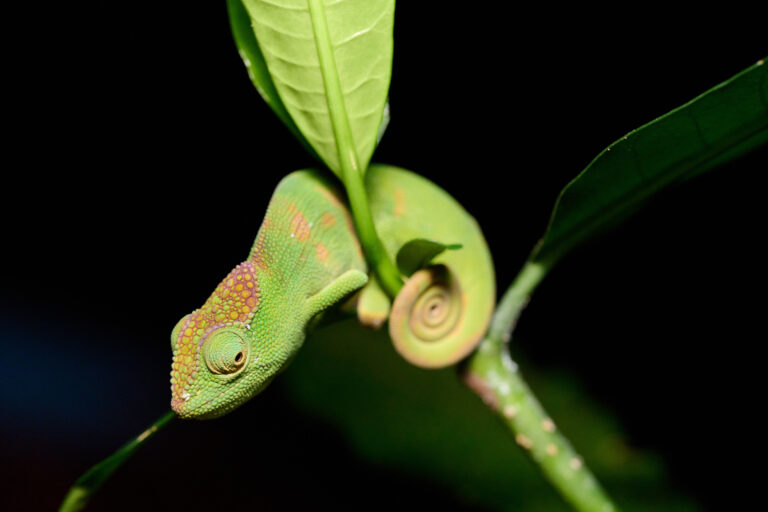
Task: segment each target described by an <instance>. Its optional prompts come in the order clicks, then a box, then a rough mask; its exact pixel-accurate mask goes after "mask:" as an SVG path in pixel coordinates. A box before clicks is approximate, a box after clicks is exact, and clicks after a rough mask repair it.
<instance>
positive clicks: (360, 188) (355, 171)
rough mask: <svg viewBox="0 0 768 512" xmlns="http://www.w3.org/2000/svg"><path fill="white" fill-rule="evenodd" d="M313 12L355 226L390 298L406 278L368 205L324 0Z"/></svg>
mask: <svg viewBox="0 0 768 512" xmlns="http://www.w3.org/2000/svg"><path fill="white" fill-rule="evenodd" d="M309 12H310V16H311V18H312V27H313V30H314V36H315V45H316V46H317V56H318V60H319V61H320V72H321V73H322V75H323V84H324V85H325V96H326V101H327V104H328V112H329V114H330V117H331V126H332V127H333V136H334V139H335V140H336V147H337V148H338V154H339V165H340V166H341V178H342V181H343V182H344V187H345V188H346V190H347V196H348V197H349V206H350V209H351V210H352V218H353V219H354V222H355V229H356V230H357V234H358V237H359V238H360V244H361V245H362V246H363V252H364V253H365V257H366V259H367V260H368V263H369V264H370V265H371V267H373V270H374V272H376V275H377V276H379V281H380V283H381V285H382V288H384V291H386V292H387V294H389V295H390V297H394V296H395V295H397V293H398V292H399V291H400V288H402V287H403V281H402V279H401V278H400V272H398V270H397V267H396V266H395V264H394V262H393V261H392V260H391V259H390V258H389V256H388V255H387V252H386V251H385V249H384V245H383V244H382V243H381V240H380V239H379V236H378V234H377V233H376V226H375V225H374V223H373V216H372V215H371V209H370V208H369V206H368V196H367V194H366V192H365V184H364V183H363V174H364V171H365V169H360V165H359V163H358V157H357V151H356V150H355V143H354V137H353V136H352V129H351V127H350V125H349V117H348V116H347V108H346V104H345V102H344V91H343V90H342V88H341V82H340V81H339V74H338V69H337V67H336V58H335V57H334V53H333V45H332V44H331V37H330V34H329V33H328V22H327V20H326V17H325V6H324V4H323V2H322V0H309Z"/></svg>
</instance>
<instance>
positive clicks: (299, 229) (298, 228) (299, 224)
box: [290, 211, 310, 242]
mask: <svg viewBox="0 0 768 512" xmlns="http://www.w3.org/2000/svg"><path fill="white" fill-rule="evenodd" d="M290 229H291V234H292V235H293V236H295V237H296V238H297V239H298V240H299V241H300V242H304V241H305V240H306V239H307V238H309V233H310V228H309V222H307V218H306V217H305V216H304V215H303V214H302V213H301V212H299V211H297V212H296V213H295V214H294V216H293V218H292V219H291V227H290Z"/></svg>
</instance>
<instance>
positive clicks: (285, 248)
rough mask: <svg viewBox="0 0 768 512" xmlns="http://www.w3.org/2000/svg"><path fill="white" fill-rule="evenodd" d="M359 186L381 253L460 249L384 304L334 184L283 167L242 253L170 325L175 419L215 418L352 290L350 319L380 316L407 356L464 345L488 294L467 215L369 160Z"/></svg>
mask: <svg viewBox="0 0 768 512" xmlns="http://www.w3.org/2000/svg"><path fill="white" fill-rule="evenodd" d="M366 187H367V190H368V193H369V200H370V204H371V211H372V213H373V216H374V221H375V223H376V228H377V231H378V233H379V236H380V237H381V239H382V242H383V243H384V245H385V248H386V250H387V251H388V252H389V253H390V256H391V257H392V258H393V259H394V258H395V257H396V256H397V253H398V251H399V250H400V248H401V247H402V246H403V245H404V244H405V243H406V242H408V241H409V240H412V239H415V238H432V239H435V240H446V241H448V242H449V243H454V242H455V243H459V244H461V245H462V248H461V249H460V250H455V251H445V252H443V253H440V254H439V255H438V256H436V257H435V258H434V259H433V260H432V261H430V267H429V268H427V269H424V270H419V271H417V272H416V273H414V274H413V275H412V276H411V277H410V279H408V280H407V282H406V285H405V287H404V288H403V291H401V292H400V294H398V296H397V297H396V298H395V300H394V303H393V305H392V306H391V307H390V304H389V300H388V298H387V297H386V295H384V293H383V292H382V291H381V289H380V288H379V286H378V285H377V282H376V279H375V278H370V279H369V276H368V273H367V272H368V270H367V266H366V263H365V258H364V256H363V254H362V251H361V248H360V244H359V242H358V240H357V237H356V235H355V230H354V225H353V222H352V219H351V217H350V214H349V211H348V209H347V207H346V206H345V202H344V201H345V200H344V196H343V194H342V193H341V192H340V191H339V189H338V188H337V187H336V185H335V183H334V182H332V181H331V180H330V179H328V178H326V177H325V176H323V175H322V174H321V173H320V172H319V171H312V170H305V171H297V172H294V173H292V174H290V175H288V176H287V177H285V178H284V179H283V180H282V181H281V182H280V184H279V185H278V186H277V188H276V190H275V192H274V194H273V196H272V199H271V201H270V203H269V206H268V207H267V212H266V214H265V217H264V220H263V222H262V225H261V228H260V229H259V232H258V234H257V236H256V241H255V242H254V244H253V247H252V249H251V251H250V255H249V256H248V259H247V260H246V261H244V262H243V263H241V264H240V265H238V266H237V267H235V269H234V270H232V271H231V272H230V273H229V275H227V277H226V278H225V279H224V280H223V281H222V282H221V283H220V284H219V285H218V286H217V287H216V289H215V291H214V292H213V294H212V295H211V296H210V297H209V298H208V300H207V301H206V302H205V304H204V305H203V306H202V307H201V308H200V309H198V310H196V311H194V312H192V313H190V314H189V315H186V316H185V317H184V318H182V319H181V320H180V321H179V322H178V323H177V325H176V327H175V328H174V329H173V333H172V334H171V347H172V349H173V364H172V370H171V406H172V408H173V410H174V411H175V412H176V413H177V414H178V415H179V416H180V417H183V418H200V419H205V418H215V417H218V416H221V415H223V414H226V413H228V412H230V411H232V410H233V409H235V408H237V407H239V406H240V405H242V404H243V403H245V402H246V401H248V400H249V399H250V398H252V397H253V396H254V395H256V394H257V393H259V392H260V391H262V390H263V389H264V388H265V387H266V386H267V385H268V384H269V382H270V381H271V380H272V379H273V378H274V377H275V376H276V375H277V374H278V373H279V372H280V371H281V370H283V369H284V368H285V367H286V366H287V365H288V364H289V362H290V360H291V359H292V358H293V356H294V355H295V354H296V352H297V351H298V350H299V348H300V347H301V345H302V343H303V341H304V338H305V336H306V328H307V325H308V324H309V323H310V322H311V321H312V319H313V318H315V317H316V316H317V315H318V314H319V313H321V312H323V311H324V310H326V309H328V308H330V307H331V306H333V305H336V304H338V303H340V302H341V301H342V300H344V299H345V298H347V297H349V296H350V295H351V294H353V293H354V292H357V291H359V292H360V293H359V294H358V296H357V297H358V298H357V312H358V317H359V318H360V320H361V322H363V323H365V324H368V325H371V326H378V325H381V324H382V323H383V321H384V320H386V319H387V318H389V320H390V327H389V329H390V334H391V336H392V338H393V340H395V347H396V348H397V350H398V351H399V352H400V353H401V354H403V355H404V356H405V357H406V359H408V360H409V361H411V362H413V363H414V364H417V365H419V366H424V367H439V366H446V365H447V364H452V363H454V362H456V361H457V360H459V359H461V358H462V357H464V356H465V355H466V354H467V353H468V352H469V351H471V350H472V349H473V348H474V346H475V345H476V343H477V342H478V341H479V340H480V339H481V337H482V335H483V334H484V332H485V330H486V328H487V326H488V322H489V321H490V315H491V312H492V310H493V305H494V301H495V277H494V274H493V265H492V262H491V258H490V253H489V251H488V249H487V246H486V244H485V240H484V239H483V236H482V233H481V232H480V229H479V227H478V226H477V224H476V223H475V221H474V219H472V217H470V216H469V215H468V214H467V213H466V211H464V210H463V208H461V206H460V205H459V204H458V203H457V202H456V201H455V200H453V198H451V197H450V196H449V195H448V194H447V193H445V192H444V191H443V190H442V189H440V188H439V187H437V186H435V185H434V184H432V183H431V182H429V181H428V180H426V179H424V178H422V177H420V176H418V175H416V174H413V173H410V172H408V171H405V170H402V169H397V168H394V167H389V166H380V165H374V166H371V168H370V169H369V171H368V173H367V175H366ZM405 277H406V278H407V277H408V276H405ZM411 331H414V332H415V335H414V333H413V332H411ZM398 340H399V343H400V344H399V345H398Z"/></svg>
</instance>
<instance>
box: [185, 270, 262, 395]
mask: <svg viewBox="0 0 768 512" xmlns="http://www.w3.org/2000/svg"><path fill="white" fill-rule="evenodd" d="M258 306H259V284H258V282H257V280H256V272H255V267H254V265H253V263H251V262H250V261H246V262H245V263H241V264H240V265H238V266H237V267H235V269H234V270H233V271H232V272H230V273H229V275H228V276H227V277H226V278H225V279H224V280H223V281H222V282H221V283H219V285H218V286H217V287H216V290H215V291H214V292H213V293H212V294H211V296H210V297H208V300H207V301H205V304H203V307H202V308H200V309H198V310H196V311H195V312H193V313H192V314H190V315H189V316H188V317H187V319H186V322H184V325H183V326H182V327H181V329H180V331H179V339H178V340H176V350H175V352H174V354H173V365H172V367H171V395H172V397H171V405H172V406H173V407H174V409H175V408H176V405H177V404H178V405H180V404H182V403H184V402H186V401H187V400H189V398H190V396H191V393H193V391H192V390H191V389H189V387H190V384H191V383H192V382H194V380H195V378H196V377H197V365H198V361H200V350H201V347H202V345H203V342H204V341H205V340H206V339H207V338H208V336H209V335H210V334H211V333H212V332H214V331H215V330H216V329H219V328H221V327H224V326H227V325H233V324H241V325H242V324H246V325H247V324H248V322H250V320H251V318H253V315H254V314H255V313H256V309H257V308H258ZM199 364H204V363H202V362H201V363H199Z"/></svg>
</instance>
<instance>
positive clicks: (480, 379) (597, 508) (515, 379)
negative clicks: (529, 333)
mask: <svg viewBox="0 0 768 512" xmlns="http://www.w3.org/2000/svg"><path fill="white" fill-rule="evenodd" d="M548 269H549V267H547V266H544V265H542V264H540V263H536V262H528V263H526V265H525V266H524V267H523V269H522V270H521V271H520V273H519V274H518V276H517V277H516V278H515V280H514V281H513V282H512V284H511V285H510V287H509V288H508V289H507V291H506V293H505V294H504V296H503V297H502V299H501V301H500V302H499V305H498V307H497V309H496V312H495V313H494V316H493V320H492V321H491V326H490V328H489V330H488V334H487V335H486V338H485V339H484V340H483V341H482V342H481V344H480V346H479V347H478V349H477V351H476V352H475V353H474V355H473V356H472V357H471V358H470V359H469V361H468V363H467V365H466V367H465V372H466V373H465V381H466V383H467V385H468V386H469V387H470V388H471V389H472V390H473V391H475V392H476V393H477V394H478V395H480V397H481V398H482V399H483V401H484V402H485V403H486V404H487V405H488V406H489V407H491V408H492V409H494V410H495V411H496V412H497V413H498V414H499V415H500V416H501V419H502V420H503V421H504V423H505V424H506V425H507V427H508V428H509V429H510V430H511V431H512V433H513V434H514V435H515V441H516V442H517V444H519V445H520V446H521V447H522V448H523V449H524V450H526V451H527V452H528V454H529V456H530V457H531V459H533V461H534V462H535V463H536V464H537V465H538V466H539V467H540V468H541V470H542V472H543V473H544V476H545V477H546V478H547V479H548V480H549V482H550V483H551V484H552V485H553V486H554V487H555V488H556V489H557V490H558V492H559V493H560V494H561V495H562V497H563V498H564V499H565V500H566V501H567V502H568V503H570V504H571V505H572V506H573V507H574V508H575V509H576V510H579V511H581V512H614V511H616V510H617V509H616V506H615V505H614V504H613V503H612V502H611V500H610V498H609V497H608V496H607V495H606V494H605V492H604V491H603V489H602V488H601V487H600V484H599V483H598V482H597V480H596V479H595V477H594V475H593V474H592V473H591V472H590V470H589V469H588V468H587V466H586V464H585V463H584V460H583V459H582V458H581V457H580V456H579V455H578V454H577V453H576V452H575V450H574V449H573V447H572V446H571V445H570V443H569V442H568V440H567V439H566V438H565V437H564V436H563V435H562V434H561V433H560V432H559V430H558V429H557V427H556V426H555V423H554V422H553V421H552V419H551V418H550V417H549V416H548V415H547V413H546V411H545V410H544V408H543V407H542V406H541V404H540V403H539V401H538V400H537V399H536V396H535V395H534V394H533V392H532V391H531V389H530V388H529V387H528V385H527V384H526V383H525V380H523V377H522V375H520V372H519V371H518V367H517V364H516V363H515V362H514V361H513V360H512V357H511V356H510V353H509V348H508V346H507V341H509V338H510V336H511V333H512V330H513V329H514V327H515V324H516V323H517V319H518V318H519V317H520V313H521V311H522V310H523V308H524V307H525V305H526V304H527V303H528V300H529V299H530V296H531V294H532V293H533V291H534V290H535V288H536V286H537V285H538V284H539V283H540V282H541V280H542V279H543V278H544V277H545V276H546V274H547V271H548Z"/></svg>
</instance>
